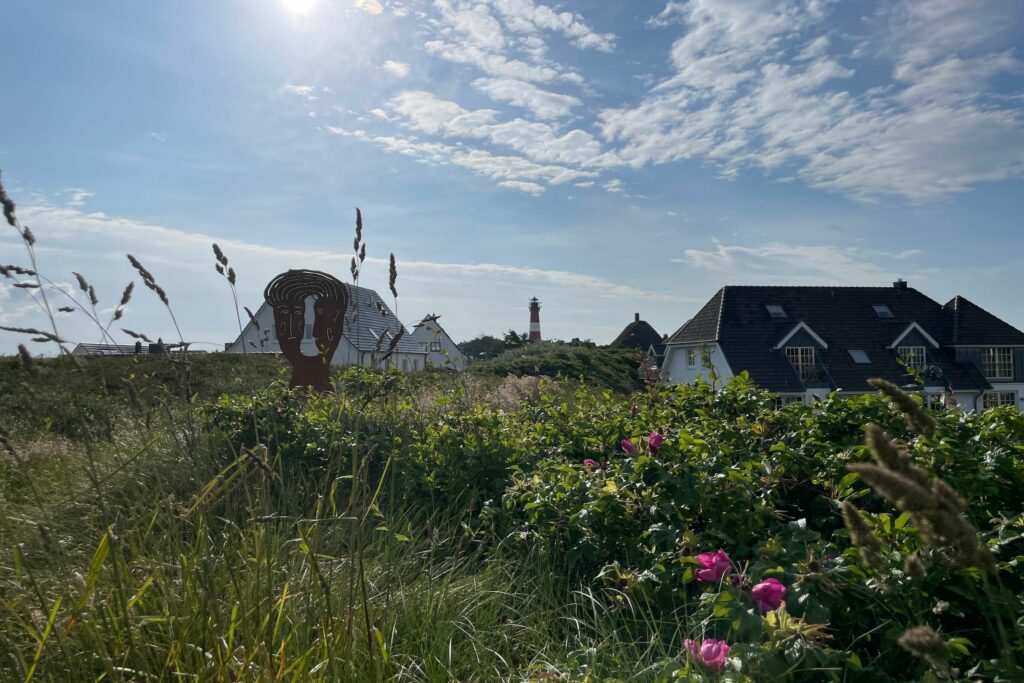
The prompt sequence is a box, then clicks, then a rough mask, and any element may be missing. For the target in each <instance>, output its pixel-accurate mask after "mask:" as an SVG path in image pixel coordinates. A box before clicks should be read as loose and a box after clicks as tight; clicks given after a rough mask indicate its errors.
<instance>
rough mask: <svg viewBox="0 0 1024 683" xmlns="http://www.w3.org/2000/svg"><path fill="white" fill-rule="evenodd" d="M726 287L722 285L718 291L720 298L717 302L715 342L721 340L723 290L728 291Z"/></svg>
mask: <svg viewBox="0 0 1024 683" xmlns="http://www.w3.org/2000/svg"><path fill="white" fill-rule="evenodd" d="M728 288H729V286H728V285H723V286H722V288H721V289H720V290H718V291H720V292H721V293H722V298H721V299H720V300H719V301H718V321H717V322H716V323H715V341H721V339H722V313H723V312H724V311H725V290H726V289H728Z"/></svg>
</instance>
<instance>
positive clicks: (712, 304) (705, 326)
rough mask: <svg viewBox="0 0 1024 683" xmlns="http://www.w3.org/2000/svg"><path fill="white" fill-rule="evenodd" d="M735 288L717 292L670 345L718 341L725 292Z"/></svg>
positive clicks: (674, 336)
mask: <svg viewBox="0 0 1024 683" xmlns="http://www.w3.org/2000/svg"><path fill="white" fill-rule="evenodd" d="M726 289H735V288H734V287H728V288H727V287H722V288H721V289H720V290H718V291H717V292H715V295H714V296H713V297H711V300H710V301H708V302H707V303H706V304H704V307H703V308H702V309H700V310H699V311H697V315H695V316H693V317H692V318H690V319H689V320H687V321H686V322H685V323H683V326H682V327H680V328H679V329H678V330H676V331H675V332H674V333H673V334H672V335H671V336H670V337H669V340H668V343H669V344H676V343H686V342H705V341H715V340H716V339H718V325H719V323H720V322H721V320H722V302H723V301H725V290H726Z"/></svg>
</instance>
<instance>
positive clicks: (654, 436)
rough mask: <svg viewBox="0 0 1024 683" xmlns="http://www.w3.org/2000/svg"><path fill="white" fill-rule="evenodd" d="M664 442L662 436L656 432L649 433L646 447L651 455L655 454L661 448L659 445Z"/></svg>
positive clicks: (663, 436)
mask: <svg viewBox="0 0 1024 683" xmlns="http://www.w3.org/2000/svg"><path fill="white" fill-rule="evenodd" d="M664 440H665V435H664V434H659V433H657V432H651V435H650V436H649V437H647V447H648V448H650V449H651V453H657V452H658V449H659V448H661V443H662V442H663V441H664Z"/></svg>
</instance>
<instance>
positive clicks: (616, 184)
mask: <svg viewBox="0 0 1024 683" xmlns="http://www.w3.org/2000/svg"><path fill="white" fill-rule="evenodd" d="M601 187H603V188H604V191H605V192H612V193H618V192H622V191H623V189H624V188H623V186H622V181H621V180H619V179H618V178H614V179H612V180H609V181H608V182H606V183H605V184H603V185H602V186H601Z"/></svg>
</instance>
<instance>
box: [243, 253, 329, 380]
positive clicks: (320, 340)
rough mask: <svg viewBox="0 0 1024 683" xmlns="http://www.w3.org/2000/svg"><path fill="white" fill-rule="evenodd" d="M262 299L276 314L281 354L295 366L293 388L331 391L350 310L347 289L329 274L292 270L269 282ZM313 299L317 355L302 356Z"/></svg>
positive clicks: (293, 369)
mask: <svg viewBox="0 0 1024 683" xmlns="http://www.w3.org/2000/svg"><path fill="white" fill-rule="evenodd" d="M263 296H264V298H265V299H266V301H267V303H268V304H269V305H270V306H271V308H272V309H273V311H274V331H275V332H276V334H277V342H278V344H279V345H280V347H281V352H282V353H283V354H284V357H285V358H287V359H288V362H289V363H291V365H292V379H291V386H293V387H299V386H301V387H313V388H314V389H316V390H319V391H328V390H330V388H331V382H330V367H331V358H332V357H333V356H334V351H335V350H336V349H337V348H338V344H340V343H341V334H342V331H343V324H344V320H345V311H346V309H347V308H348V302H349V293H348V289H347V288H346V287H345V285H344V284H342V282H341V281H339V280H338V279H337V278H334V277H332V276H330V275H328V274H327V273H321V272H319V271H316V270H289V271H288V272H286V273H282V274H280V275H278V276H277V277H276V278H274V279H273V280H271V281H270V284H268V285H267V288H266V290H265V291H264V292H263ZM309 297H313V299H314V303H313V311H314V313H315V316H316V317H315V319H314V321H313V337H314V338H315V340H316V350H317V353H316V354H314V355H310V356H307V355H305V354H303V353H302V338H303V336H304V333H305V330H306V299H307V298H309Z"/></svg>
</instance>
